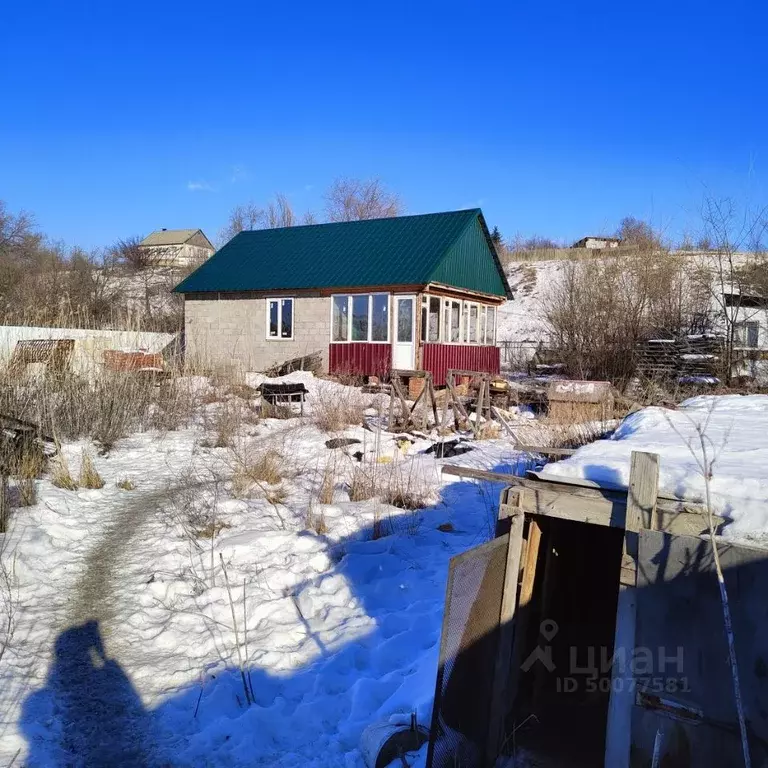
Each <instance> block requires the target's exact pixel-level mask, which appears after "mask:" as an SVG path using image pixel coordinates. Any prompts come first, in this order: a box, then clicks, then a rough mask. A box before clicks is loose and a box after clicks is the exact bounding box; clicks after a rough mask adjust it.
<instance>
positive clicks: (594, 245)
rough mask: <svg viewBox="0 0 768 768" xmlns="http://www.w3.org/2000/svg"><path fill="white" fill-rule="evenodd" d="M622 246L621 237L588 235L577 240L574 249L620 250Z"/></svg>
mask: <svg viewBox="0 0 768 768" xmlns="http://www.w3.org/2000/svg"><path fill="white" fill-rule="evenodd" d="M620 245H621V238H620V237H608V236H607V235H588V236H587V237H582V238H581V240H577V241H576V242H575V243H574V244H573V245H572V246H571V247H572V248H590V249H594V250H602V249H605V248H618V247H619V246H620Z"/></svg>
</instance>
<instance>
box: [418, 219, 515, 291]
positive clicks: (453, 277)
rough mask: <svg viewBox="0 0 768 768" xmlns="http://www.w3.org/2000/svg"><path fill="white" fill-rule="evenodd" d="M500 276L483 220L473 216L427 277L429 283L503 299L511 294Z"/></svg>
mask: <svg viewBox="0 0 768 768" xmlns="http://www.w3.org/2000/svg"><path fill="white" fill-rule="evenodd" d="M503 274H504V273H503V271H502V269H501V265H500V264H499V263H498V260H497V259H496V257H495V255H494V253H493V252H491V250H490V246H489V245H488V238H487V236H486V233H485V231H484V225H483V223H482V219H481V218H480V217H479V216H475V218H474V220H473V221H472V223H471V224H470V225H469V226H467V228H466V229H465V230H464V232H462V234H461V235H460V236H459V238H458V239H457V240H456V242H454V243H453V245H452V246H451V247H450V248H449V249H448V252H447V253H446V256H445V258H444V259H443V260H442V261H441V262H440V263H439V264H438V265H437V268H436V269H435V271H434V272H433V273H432V275H431V276H430V281H431V282H435V283H443V284H444V285H451V286H454V285H455V286H458V287H461V288H469V289H470V290H472V291H480V292H481V293H490V294H492V295H494V296H504V295H505V294H507V293H511V292H509V289H508V285H507V283H506V280H505V278H504V277H503Z"/></svg>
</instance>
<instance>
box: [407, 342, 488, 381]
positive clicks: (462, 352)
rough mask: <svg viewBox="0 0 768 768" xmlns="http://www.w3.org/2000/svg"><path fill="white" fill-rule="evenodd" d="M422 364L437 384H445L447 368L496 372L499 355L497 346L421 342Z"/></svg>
mask: <svg viewBox="0 0 768 768" xmlns="http://www.w3.org/2000/svg"><path fill="white" fill-rule="evenodd" d="M421 349H422V365H421V367H422V368H423V369H424V370H425V371H430V372H431V373H432V380H433V381H434V382H435V384H436V385H437V386H442V385H444V384H445V376H446V374H447V372H448V369H449V368H459V369H461V370H465V371H483V372H485V373H498V372H499V370H500V355H499V348H498V347H478V346H475V345H472V344H422V347H421Z"/></svg>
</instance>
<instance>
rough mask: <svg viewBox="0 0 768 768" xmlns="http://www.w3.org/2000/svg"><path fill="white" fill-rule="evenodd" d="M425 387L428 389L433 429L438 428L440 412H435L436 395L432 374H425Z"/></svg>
mask: <svg viewBox="0 0 768 768" xmlns="http://www.w3.org/2000/svg"><path fill="white" fill-rule="evenodd" d="M427 387H428V389H429V399H430V401H431V402H432V415H433V416H434V417H435V429H440V414H439V413H438V412H437V397H436V396H435V385H434V384H433V383H432V374H431V373H428V374H427Z"/></svg>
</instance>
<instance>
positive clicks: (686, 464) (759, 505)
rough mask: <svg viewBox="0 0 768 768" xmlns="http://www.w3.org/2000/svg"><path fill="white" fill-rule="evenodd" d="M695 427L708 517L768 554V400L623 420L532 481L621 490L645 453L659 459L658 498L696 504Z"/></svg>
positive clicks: (732, 398)
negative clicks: (706, 465)
mask: <svg viewBox="0 0 768 768" xmlns="http://www.w3.org/2000/svg"><path fill="white" fill-rule="evenodd" d="M697 426H699V427H700V428H701V429H702V431H703V432H704V434H705V435H706V437H705V441H706V444H707V454H708V459H709V460H712V459H714V465H713V467H712V480H711V483H710V488H711V491H712V500H713V506H714V511H715V512H716V513H717V514H721V515H723V516H724V517H728V518H730V519H731V520H732V523H731V524H729V525H728V526H726V528H725V530H724V536H726V537H729V538H732V539H738V540H742V541H749V542H753V543H758V544H760V545H761V546H768V440H767V439H766V435H767V434H768V395H746V396H745V395H721V396H701V397H694V398H691V399H690V400H686V401H685V402H684V403H682V404H681V406H680V407H679V408H678V409H677V410H669V409H666V408H645V409H643V410H641V411H637V412H635V413H632V414H630V415H629V416H627V418H626V419H624V421H623V422H622V423H621V425H620V426H619V428H618V429H617V430H616V432H615V433H614V435H613V436H612V437H611V438H609V439H607V440H598V441H597V442H595V443H592V444H590V445H587V446H584V447H583V448H580V449H579V450H578V451H576V453H575V454H574V455H573V456H571V457H570V458H568V459H566V460H564V461H558V462H556V463H554V464H550V465H547V466H546V467H545V468H544V470H543V471H541V472H539V473H538V474H537V476H538V477H540V478H541V479H550V480H555V481H560V482H567V481H568V480H574V479H581V480H590V481H593V482H596V483H598V484H600V485H606V486H611V485H613V486H621V487H626V486H627V485H628V483H629V466H630V457H631V454H632V451H647V452H649V453H657V454H658V455H659V489H660V490H661V491H664V492H666V493H668V494H672V495H674V496H677V497H678V498H685V499H690V500H696V501H701V500H703V498H704V476H703V473H702V471H701V468H700V467H699V462H701V458H702V454H701V448H700V443H699V436H698V433H697Z"/></svg>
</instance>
